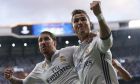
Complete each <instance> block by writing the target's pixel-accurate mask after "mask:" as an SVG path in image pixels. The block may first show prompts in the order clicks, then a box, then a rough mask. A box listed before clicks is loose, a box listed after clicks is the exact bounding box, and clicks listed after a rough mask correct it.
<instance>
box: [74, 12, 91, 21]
mask: <svg viewBox="0 0 140 84" xmlns="http://www.w3.org/2000/svg"><path fill="white" fill-rule="evenodd" d="M81 13H83V14H85V15H86V16H87V17H88V19H89V16H88V15H87V13H86V11H84V10H81V9H75V10H73V11H72V17H73V16H74V15H76V14H81ZM89 20H90V19H89Z"/></svg>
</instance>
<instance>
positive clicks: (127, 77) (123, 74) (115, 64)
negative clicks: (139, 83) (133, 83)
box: [112, 59, 132, 80]
mask: <svg viewBox="0 0 140 84" xmlns="http://www.w3.org/2000/svg"><path fill="white" fill-rule="evenodd" d="M112 65H113V67H114V68H115V69H117V74H118V75H119V76H120V77H122V78H123V79H124V80H131V79H132V76H131V75H130V73H129V72H128V71H127V70H126V69H125V68H124V67H123V66H122V65H121V64H120V63H119V62H118V61H117V60H116V59H113V60H112Z"/></svg>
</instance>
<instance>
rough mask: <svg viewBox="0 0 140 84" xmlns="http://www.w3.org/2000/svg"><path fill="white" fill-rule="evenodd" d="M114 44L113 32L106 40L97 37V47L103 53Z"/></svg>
mask: <svg viewBox="0 0 140 84" xmlns="http://www.w3.org/2000/svg"><path fill="white" fill-rule="evenodd" d="M112 45H113V38H112V34H110V36H109V37H108V38H107V39H105V40H103V39H101V38H100V37H99V38H98V39H97V47H98V49H99V50H100V51H101V52H102V53H105V52H107V51H108V50H109V49H110V48H111V47H112Z"/></svg>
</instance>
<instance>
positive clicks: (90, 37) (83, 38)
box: [78, 33, 97, 42]
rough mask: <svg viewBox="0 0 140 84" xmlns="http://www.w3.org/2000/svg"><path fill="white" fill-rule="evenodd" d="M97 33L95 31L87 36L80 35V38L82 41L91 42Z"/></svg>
mask: <svg viewBox="0 0 140 84" xmlns="http://www.w3.org/2000/svg"><path fill="white" fill-rule="evenodd" d="M96 35H97V34H95V33H89V34H87V35H85V36H81V37H80V36H79V37H78V38H79V39H80V41H81V42H83V41H85V42H91V40H92V39H93V37H95V36H96Z"/></svg>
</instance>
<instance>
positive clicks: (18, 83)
mask: <svg viewBox="0 0 140 84" xmlns="http://www.w3.org/2000/svg"><path fill="white" fill-rule="evenodd" d="M4 77H5V78H6V79H8V80H9V81H10V82H11V83H12V84H23V82H22V79H19V78H16V77H14V76H13V70H12V69H9V68H7V69H5V70H4Z"/></svg>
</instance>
